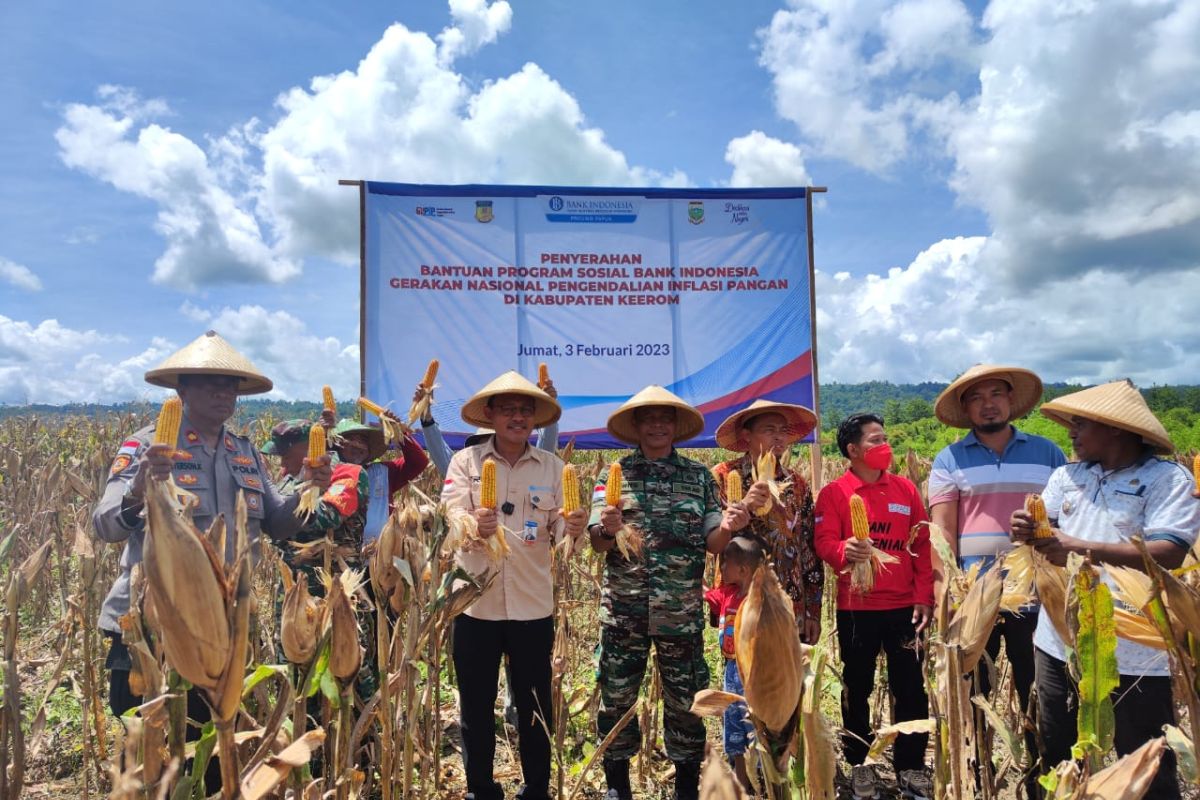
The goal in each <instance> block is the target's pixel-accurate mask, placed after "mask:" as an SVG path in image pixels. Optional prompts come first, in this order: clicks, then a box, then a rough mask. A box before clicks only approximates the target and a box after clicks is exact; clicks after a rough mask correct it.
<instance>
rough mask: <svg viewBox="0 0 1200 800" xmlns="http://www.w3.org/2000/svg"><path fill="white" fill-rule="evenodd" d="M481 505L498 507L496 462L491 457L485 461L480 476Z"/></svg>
mask: <svg viewBox="0 0 1200 800" xmlns="http://www.w3.org/2000/svg"><path fill="white" fill-rule="evenodd" d="M479 505H481V506H483V507H484V508H495V507H496V462H495V461H493V460H492V459H490V458H489V459H488V460H487V461H485V462H483V469H482V472H481V474H480V477H479Z"/></svg>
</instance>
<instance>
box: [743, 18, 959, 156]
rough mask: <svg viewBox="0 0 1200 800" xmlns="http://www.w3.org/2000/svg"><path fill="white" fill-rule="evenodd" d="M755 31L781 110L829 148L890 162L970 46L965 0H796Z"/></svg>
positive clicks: (947, 94)
mask: <svg viewBox="0 0 1200 800" xmlns="http://www.w3.org/2000/svg"><path fill="white" fill-rule="evenodd" d="M789 6H790V8H788V9H785V10H781V11H778V12H776V13H775V15H774V17H773V18H772V19H771V23H770V25H769V26H768V27H767V28H765V29H763V30H762V31H760V32H759V37H760V39H761V42H762V52H761V56H760V62H761V63H762V65H763V66H764V67H765V68H766V69H767V70H768V71H769V72H770V73H771V76H772V81H773V85H774V92H775V107H776V110H777V111H778V113H779V114H780V115H781V116H782V117H784V118H785V119H787V120H790V121H791V122H793V123H795V125H796V127H797V128H798V129H799V131H800V133H801V134H802V136H803V137H804V138H805V139H806V140H807V141H810V142H811V143H812V144H813V146H814V147H816V148H817V150H818V151H819V152H820V153H822V154H823V155H828V156H833V157H836V158H842V159H845V160H846V161H849V162H850V163H852V164H854V165H856V166H858V167H861V168H863V169H867V170H871V171H876V172H884V171H887V170H888V169H889V168H891V167H892V166H893V165H894V164H896V163H897V162H898V161H900V160H901V159H903V158H905V157H906V156H908V155H909V154H910V149H911V146H912V134H913V128H914V126H920V125H923V124H925V122H924V117H925V115H926V113H927V112H926V109H927V107H930V106H932V107H933V108H937V107H938V105H939V104H940V103H941V102H943V101H944V100H945V99H946V98H953V97H954V94H953V91H952V82H951V81H950V80H949V78H953V74H952V73H953V71H952V70H951V71H950V72H951V74H950V76H949V78H948V77H947V72H948V66H954V67H956V68H961V67H962V66H964V65H967V64H970V63H971V60H972V58H973V57H974V56H973V53H974V44H973V41H972V26H971V18H970V15H969V14H968V13H967V11H966V8H965V7H964V6H963V4H962V3H961V2H959V0H904V2H899V3H894V2H889V1H888V0H860V1H859V2H833V1H832V0H790V2H789Z"/></svg>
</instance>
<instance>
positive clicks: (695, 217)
mask: <svg viewBox="0 0 1200 800" xmlns="http://www.w3.org/2000/svg"><path fill="white" fill-rule="evenodd" d="M688 222H690V223H692V224H693V225H699V224H700V223H701V222H704V202H703V201H702V200H692V201H690V202H689V203H688Z"/></svg>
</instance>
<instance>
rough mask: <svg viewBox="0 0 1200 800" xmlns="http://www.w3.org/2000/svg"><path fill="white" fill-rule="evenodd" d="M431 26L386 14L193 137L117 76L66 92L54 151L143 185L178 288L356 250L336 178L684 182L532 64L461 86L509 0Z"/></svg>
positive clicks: (507, 12)
mask: <svg viewBox="0 0 1200 800" xmlns="http://www.w3.org/2000/svg"><path fill="white" fill-rule="evenodd" d="M450 12H451V17H452V25H451V26H449V27H447V28H446V29H445V30H443V31H442V32H441V33H440V34H438V36H437V38H436V40H435V39H434V38H433V37H431V36H429V35H428V34H426V33H423V32H419V31H411V30H409V29H407V28H406V27H404V26H403V25H401V24H394V25H392V26H390V27H389V28H388V29H387V30H386V31H385V32H384V33H383V35H382V37H381V38H380V39H379V41H378V42H376V43H375V44H374V45H373V46H372V47H371V49H370V51H369V52H368V53H367V54H366V55H365V56H364V57H363V58H362V60H361V61H360V62H359V64H358V65H357V67H356V68H355V69H354V70H346V71H343V72H340V73H337V74H333V75H322V76H318V77H315V78H313V79H312V80H311V82H310V83H309V85H308V87H307V88H301V87H294V88H291V89H288V90H287V91H284V92H283V93H282V94H280V96H279V97H278V99H277V101H276V112H277V118H276V119H275V121H274V123H273V124H267V123H263V122H261V121H260V120H258V119H252V120H248V121H246V122H245V123H244V124H242V125H238V126H235V127H234V128H232V129H231V130H230V131H228V132H226V133H224V134H223V135H220V136H214V137H211V138H209V139H208V140H206V142H205V143H204V146H203V147H202V146H201V145H200V144H198V143H197V142H194V141H192V140H190V139H188V138H186V137H184V136H182V135H180V134H178V133H175V132H173V131H171V130H169V129H168V128H166V127H163V126H162V125H161V124H160V123H158V122H155V121H153V120H155V119H157V118H159V117H161V116H162V115H163V114H165V113H167V112H168V109H167V108H166V106H165V104H164V103H162V102H161V101H144V100H140V99H138V97H137V95H136V94H135V93H134V92H133V91H132V90H129V89H123V88H117V87H103V88H102V90H101V99H100V102H99V103H97V104H95V105H83V104H72V105H70V106H68V107H67V108H66V110H65V111H64V124H63V126H62V127H61V128H60V129H59V131H58V132H57V137H58V140H59V145H60V148H61V153H62V159H63V161H64V163H66V164H67V165H68V166H72V167H75V168H77V169H80V170H83V171H85V172H88V173H89V174H92V175H95V176H96V177H98V178H100V179H101V180H104V181H107V182H109V183H110V184H112V185H113V186H114V187H116V188H117V189H120V190H122V191H127V192H132V193H135V194H138V195H141V196H143V197H147V198H149V199H151V200H154V201H155V202H156V203H157V204H158V206H159V214H158V229H159V232H160V233H161V234H162V235H163V236H164V238H165V239H166V242H167V249H166V252H165V253H164V254H163V255H162V257H161V258H160V259H159V260H158V262H157V264H156V267H155V279H156V280H157V281H160V282H163V283H168V284H171V285H174V286H180V287H185V288H190V287H195V286H206V285H212V284H216V283H231V282H251V281H255V282H264V281H272V282H280V281H284V280H287V279H289V278H291V277H294V276H295V275H297V274H298V273H299V270H300V264H301V263H302V262H303V260H304V259H306V258H310V257H313V256H320V257H330V258H335V259H338V260H341V261H343V262H346V263H352V262H356V261H357V258H358V203H357V201H356V197H355V195H354V191H353V190H352V189H347V188H345V187H341V186H339V185H338V180H339V179H341V178H364V179H368V180H393V181H406V182H418V183H419V182H430V183H432V182H437V183H471V182H480V183H488V182H491V183H569V184H579V185H603V184H609V185H638V184H661V185H682V184H685V183H686V182H687V176H686V175H683V174H682V173H680V172H678V171H675V172H669V173H663V172H658V171H655V170H650V169H646V168H642V167H638V166H631V165H630V164H629V163H628V162H627V161H626V158H625V156H624V154H623V153H621V152H620V151H619V150H617V149H615V148H613V147H612V146H611V145H610V144H608V142H607V141H606V140H605V136H604V132H603V131H601V130H600V129H598V128H595V127H591V126H589V125H588V123H587V120H586V118H585V116H584V114H583V112H582V110H581V109H580V107H579V104H578V103H577V102H576V101H575V99H574V97H572V96H571V95H570V93H568V92H567V91H566V90H565V89H564V88H563V87H562V86H561V85H560V84H559V83H558V82H556V81H555V80H554V79H553V78H551V77H550V76H549V75H547V74H546V73H545V72H544V71H543V70H542V69H541V68H540V67H538V66H537V65H536V64H532V63H530V64H526V65H524V66H523V67H522V68H521V69H520V70H518V71H517V72H515V73H513V74H511V75H508V76H503V77H499V78H497V79H494V80H488V81H485V82H484V83H483V84H482V85H479V86H478V87H475V86H472V85H470V84H469V83H468V81H467V80H466V79H464V78H463V76H462V75H460V74H459V73H458V72H456V71H455V69H454V60H455V59H456V58H458V57H461V56H463V55H465V54H469V53H471V52H474V51H475V50H477V49H478V48H480V47H483V46H485V45H487V44H488V43H491V42H494V41H495V40H496V39H497V37H499V36H500V35H501V34H503V33H504V32H506V31H507V30H508V29H509V27H510V25H511V19H512V9H511V7H510V6H509V5H508V3H506V2H503V0H500V1H499V2H492V3H487V2H484V0H450Z"/></svg>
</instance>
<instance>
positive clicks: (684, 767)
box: [588, 386, 766, 800]
mask: <svg viewBox="0 0 1200 800" xmlns="http://www.w3.org/2000/svg"><path fill="white" fill-rule="evenodd" d="M703 430H704V417H703V416H701V414H700V412H699V411H697V410H696V409H694V408H692V407H691V406H689V405H688V404H687V403H686V402H684V401H683V400H682V399H680V398H679V397H676V396H675V395H674V394H672V393H671V392H669V391H667V390H666V389H664V388H662V387H661V386H648V387H646V388H645V389H643V390H642V391H640V392H638V393H637V394H636V395H634V396H633V397H632V398H630V399H629V400H628V401H627V402H626V403H625V404H624V405H622V406H621V407H620V408H618V409H617V410H616V411H615V412H613V415H612V416H611V417H609V418H608V431H609V433H610V434H611V435H612V436H613V437H614V438H616V439H618V440H620V441H623V442H628V443H629V444H632V445H635V446H636V447H637V450H636V451H634V452H633V453H632V454H631V455H628V456H625V457H624V458H622V459H621V461H620V463H621V470H622V473H623V477H624V480H625V486H624V491H623V492H622V495H623V499H622V501H621V505H622V507H621V508H617V507H616V506H608V505H606V504H605V501H604V490H605V487H604V486H602V485H600V486H597V487H596V493H595V496H594V497H595V499H594V501H593V507H592V516H591V519H590V524H589V526H588V533H589V534H590V537H591V543H592V547H593V549H595V550H596V551H598V552H602V553H605V554H607V555H606V559H605V568H604V587H603V593H602V596H601V601H602V609H601V618H600V621H601V628H600V652H599V662H600V670H599V675H598V683H599V684H600V715H599V719H598V727H599V734H600V736H601V738H603V737H605V736H607V735H608V733H609V731H611V730H612V728H613V726H614V725H615V724H616V723H617V721H618V720H619V719H621V717H622V716H624V714H625V712H626V711H628V710H629V708H630V707H631V706H633V704H634V703H635V702H637V697H638V690H639V689H640V688H641V685H642V677H643V676H644V674H645V671H646V660H647V659H648V657H649V653H650V644H651V643H653V644H654V655H655V659H656V663H657V665H658V671H659V675H660V677H661V679H662V692H663V737H664V739H665V741H666V748H667V756H668V757H669V758H670V759H671V760H672V761H673V762H675V797H676V798H680V799H682V800H686V799H687V798H695V797H697V796H698V794H699V782H700V763H701V761H702V760H703V758H704V723H703V722H701V721H700V719H699V718H698V717H696V716H694V715H693V714H692V713H691V712H690V711H689V709H690V708H691V705H692V699H693V697H694V695H695V693H696V692H697V691H699V690H700V689H704V688H706V687H707V686H708V682H709V673H708V666H707V664H706V663H705V660H704V639H703V632H704V614H703V609H704V597H703V594H702V587H701V578H702V577H703V573H704V556H705V551H706V549H707V551H708V552H712V553H720V552H721V551H723V550H724V549H725V545H727V544H728V543H729V539H730V537H731V536H732V535H733V533H734V532H735V531H738V530H741V529H742V528H744V527H746V525H747V524H748V523H749V521H750V517H749V514H748V513H747V508H755V507H757V506H758V505H761V504H762V503H763V502H764V501H765V499H766V498H765V497H763V496H761V494H762V492H763V491H764V488H763V487H756V488H754V489H752V490H751V492H748V493H747V497H746V499H745V501H743V503H737V504H733V505H731V506H730V507H729V508H728V509H726V510H725V511H724V512H722V510H721V504H720V502H719V501H718V499H717V487H716V483H715V482H714V481H713V478H712V475H711V474H710V473H709V471H708V468H707V467H705V466H704V465H703V464H700V463H698V462H696V461H692V460H691V459H688V458H684V457H683V456H681V455H680V454H679V453H678V452H677V451H676V450H675V444H676V443H677V442H681V441H683V440H685V439H691V438H693V437H695V436H697V435H698V434H699V433H700V432H701V431H703ZM622 525H631V526H636V527H637V528H638V529H640V530H641V532H642V534H643V537H644V538H643V554H642V556H640V557H633V558H632V559H627V558H625V557H624V556H623V555H622V554H621V552H620V550H618V549H615V548H616V536H617V533H618V532H619V531H620V529H621V527H622ZM640 741H641V732H640V731H639V729H638V721H637V718H636V717H634V718H633V719H632V720H631V721H630V722H629V724H627V725H626V726H625V727H624V728H623V729H622V730H621V731H620V732H619V733H618V734H617V735H616V737H615V738H614V739H613V741H612V743H611V744H610V745H609V747H608V750H607V751H605V753H604V775H605V779H606V782H607V784H608V793H607V794H606V795H605V797H606V798H607V799H608V800H629V799H630V798H631V797H632V792H631V789H630V785H629V759H630V758H631V757H632V756H633V754H634V753H635V752H636V751H637V749H638V744H639V742H640Z"/></svg>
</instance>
